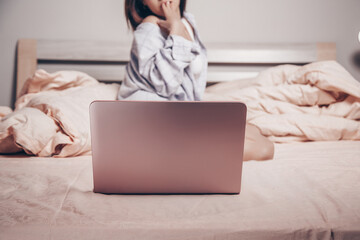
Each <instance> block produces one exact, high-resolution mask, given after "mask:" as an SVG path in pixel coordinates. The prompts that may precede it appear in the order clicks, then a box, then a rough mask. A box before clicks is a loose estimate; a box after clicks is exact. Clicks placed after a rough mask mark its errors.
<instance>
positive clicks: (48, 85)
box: [0, 61, 360, 157]
mask: <svg viewBox="0 0 360 240" xmlns="http://www.w3.org/2000/svg"><path fill="white" fill-rule="evenodd" d="M119 86H120V85H119V84H104V83H100V82H98V81H97V80H96V79H94V78H92V77H90V76H89V75H87V74H85V73H82V72H77V71H59V72H55V73H47V72H46V71H44V70H37V71H36V72H35V74H34V76H32V77H31V78H29V79H28V80H27V81H26V82H25V85H24V87H23V89H22V90H21V94H20V97H19V99H18V100H17V101H16V103H15V110H14V111H12V110H11V109H10V108H8V107H1V108H0V153H15V152H19V151H25V152H26V153H27V154H31V155H37V156H41V157H48V156H54V157H70V156H78V155H84V154H90V153H91V140H90V122H89V105H90V103H91V102H92V101H94V100H115V99H116V97H117V94H118V90H119ZM203 100H205V101H241V102H243V103H245V104H246V105H247V109H248V113H247V121H248V123H250V124H253V125H255V126H257V127H258V128H259V129H260V131H261V133H262V134H263V135H264V136H267V137H268V138H269V139H270V140H272V141H274V142H278V143H282V142H293V141H334V140H360V83H359V82H358V81H356V80H355V79H354V78H353V77H352V76H351V75H350V74H349V73H348V72H347V71H346V70H345V69H344V68H343V67H342V66H341V65H340V64H338V63H337V62H335V61H325V62H315V63H311V64H308V65H305V66H294V65H280V66H277V67H272V68H269V69H267V70H265V71H263V72H261V73H260V74H259V76H258V77H257V78H256V79H254V80H248V81H243V80H238V81H232V82H224V83H218V84H216V85H213V86H210V87H208V88H207V89H206V91H205V95H204V98H203Z"/></svg>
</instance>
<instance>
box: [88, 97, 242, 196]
mask: <svg viewBox="0 0 360 240" xmlns="http://www.w3.org/2000/svg"><path fill="white" fill-rule="evenodd" d="M245 124H246V106H245V104H243V103H240V102H206V101H124V100H121V101H94V102H92V103H91V104H90V128H91V129H90V130H91V144H92V163H93V180H94V192H96V193H107V194H108V193H109V194H110V193H118V194H192V193H196V194H199V193H232V194H239V193H240V187H241V173H242V161H243V151H244V136H245Z"/></svg>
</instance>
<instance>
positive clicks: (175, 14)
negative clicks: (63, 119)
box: [158, 1, 192, 41]
mask: <svg viewBox="0 0 360 240" xmlns="http://www.w3.org/2000/svg"><path fill="white" fill-rule="evenodd" d="M162 9H163V11H164V15H165V19H166V20H160V19H159V21H158V25H159V26H160V28H162V29H164V30H165V31H166V32H167V33H168V34H169V35H172V34H174V35H179V36H182V37H184V38H185V39H187V40H189V41H192V39H191V37H190V35H189V33H188V31H187V30H186V28H185V26H184V24H183V23H182V21H181V14H180V8H179V7H178V6H174V5H173V4H172V1H164V2H163V3H162Z"/></svg>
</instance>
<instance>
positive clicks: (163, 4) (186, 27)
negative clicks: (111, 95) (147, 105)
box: [118, 0, 274, 160]
mask: <svg viewBox="0 0 360 240" xmlns="http://www.w3.org/2000/svg"><path fill="white" fill-rule="evenodd" d="M185 8H186V0H172V1H169V0H125V14H126V19H127V22H128V24H130V25H131V28H132V30H133V31H134V40H133V44H132V49H131V54H130V62H129V64H128V65H127V67H126V77H125V80H124V82H123V83H122V85H121V87H120V90H119V94H118V99H119V100H124V99H126V100H152V101H153V100H157V101H164V100H165V101H176V100H179V101H200V100H201V99H202V96H203V94H204V92H205V87H206V73H207V58H206V49H205V46H204V45H203V43H202V42H201V40H200V36H199V32H198V30H197V28H196V24H195V20H194V17H193V16H192V15H191V14H190V13H188V12H186V11H185ZM273 154H274V145H273V143H272V142H270V141H269V140H268V139H267V138H265V137H264V136H262V135H261V134H260V131H259V130H258V129H257V128H256V127H255V126H253V125H249V124H247V129H246V139H245V149H244V160H250V159H254V160H265V159H271V158H272V157H273Z"/></svg>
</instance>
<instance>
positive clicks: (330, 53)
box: [316, 42, 336, 61]
mask: <svg viewBox="0 0 360 240" xmlns="http://www.w3.org/2000/svg"><path fill="white" fill-rule="evenodd" d="M316 47H317V60H318V61H326V60H336V43H331V42H320V43H317V46H316Z"/></svg>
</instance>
